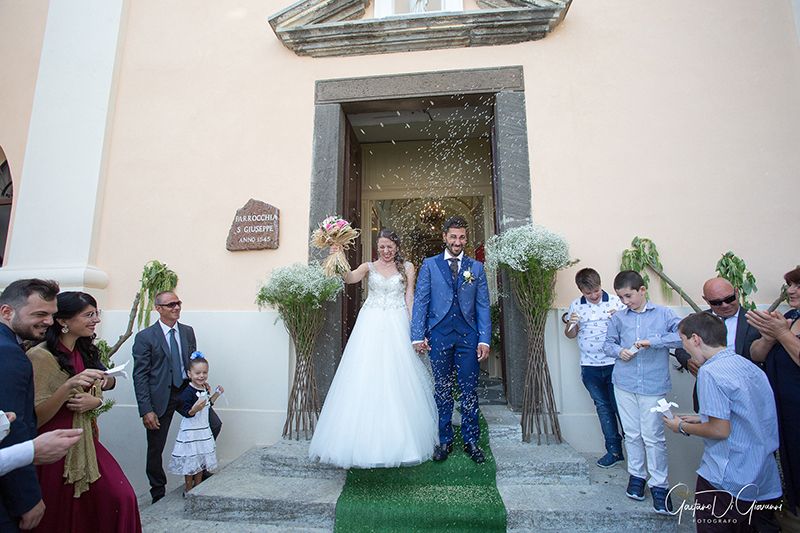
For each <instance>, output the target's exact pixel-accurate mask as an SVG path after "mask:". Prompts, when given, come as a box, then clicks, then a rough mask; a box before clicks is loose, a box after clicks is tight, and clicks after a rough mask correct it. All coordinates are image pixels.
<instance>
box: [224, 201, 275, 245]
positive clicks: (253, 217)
mask: <svg viewBox="0 0 800 533" xmlns="http://www.w3.org/2000/svg"><path fill="white" fill-rule="evenodd" d="M279 220H280V210H279V209H278V208H277V207H273V206H271V205H269V204H267V203H264V202H260V201H258V200H253V199H252V198H250V200H248V201H247V203H246V204H244V207H242V208H241V209H238V210H237V211H236V216H235V217H233V224H231V230H230V231H229V232H228V241H227V242H226V243H225V247H226V248H227V249H228V250H230V251H232V252H236V251H239V250H264V249H266V248H269V249H275V248H277V247H278V226H279Z"/></svg>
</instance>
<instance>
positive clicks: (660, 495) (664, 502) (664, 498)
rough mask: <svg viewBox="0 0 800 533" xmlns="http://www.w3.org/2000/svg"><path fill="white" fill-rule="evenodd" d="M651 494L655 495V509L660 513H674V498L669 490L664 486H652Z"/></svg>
mask: <svg viewBox="0 0 800 533" xmlns="http://www.w3.org/2000/svg"><path fill="white" fill-rule="evenodd" d="M650 494H651V495H652V496H653V509H654V510H655V512H657V513H658V514H669V515H671V514H673V512H672V498H670V497H669V491H668V490H667V489H665V488H664V487H650Z"/></svg>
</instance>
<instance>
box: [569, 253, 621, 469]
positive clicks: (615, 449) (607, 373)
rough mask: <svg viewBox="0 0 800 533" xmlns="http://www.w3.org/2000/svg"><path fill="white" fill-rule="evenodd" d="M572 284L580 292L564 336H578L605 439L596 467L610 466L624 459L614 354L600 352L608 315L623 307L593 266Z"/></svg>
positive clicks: (583, 378)
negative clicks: (618, 421) (619, 423)
mask: <svg viewBox="0 0 800 533" xmlns="http://www.w3.org/2000/svg"><path fill="white" fill-rule="evenodd" d="M575 284H576V285H577V286H578V290H580V291H581V294H582V295H583V296H581V297H580V298H577V299H575V300H574V301H573V302H572V304H571V305H570V306H569V311H568V313H569V322H567V325H566V326H565V328H564V335H566V336H567V338H570V339H574V338H575V337H578V348H579V349H580V351H581V381H583V385H584V387H586V390H587V391H589V396H590V397H591V398H592V401H593V402H594V406H595V409H596V410H597V418H598V419H600V429H601V430H602V431H603V438H604V439H605V445H606V454H605V455H604V456H603V457H601V458H600V459H598V460H597V466H599V467H601V468H611V467H612V466H614V465H615V464H617V463H619V462H620V461H624V460H625V458H624V457H623V455H622V437H621V436H620V434H619V428H618V426H617V401H616V399H615V398H614V384H613V383H612V382H611V374H612V372H613V371H614V363H615V362H616V360H617V358H616V357H609V356H608V355H606V354H605V353H604V352H603V343H604V342H605V340H606V330H607V329H608V320H609V319H610V318H611V315H613V314H614V313H616V312H617V311H619V310H622V309H624V308H625V306H624V305H623V304H622V302H620V300H619V298H618V297H617V296H615V295H609V294H608V293H607V292H606V291H604V290H603V288H602V287H601V283H600V274H598V273H597V271H596V270H594V269H592V268H583V269H581V270H579V271H578V273H577V274H575Z"/></svg>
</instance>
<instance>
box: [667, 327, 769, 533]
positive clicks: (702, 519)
mask: <svg viewBox="0 0 800 533" xmlns="http://www.w3.org/2000/svg"><path fill="white" fill-rule="evenodd" d="M678 331H679V333H680V336H681V341H682V342H683V348H684V350H686V351H687V352H688V353H689V355H691V357H692V359H693V360H694V362H695V363H697V365H698V366H699V367H700V369H699V370H698V372H697V396H698V400H699V403H700V416H694V415H693V416H681V417H674V418H672V419H668V418H666V417H664V424H665V425H666V426H667V427H668V428H669V429H671V430H672V431H674V432H676V433H682V434H683V435H686V436H687V437H688V436H690V435H697V436H699V437H702V438H703V445H704V449H703V457H702V459H701V460H700V467H699V468H698V469H697V485H696V488H695V501H696V505H694V506H693V507H694V508H695V520H696V526H697V531H699V532H709V531H755V530H756V529H757V530H758V531H768V530H770V529H771V528H766V529H765V528H764V527H763V526H764V525H766V524H769V523H770V522H771V517H772V514H773V510H774V509H778V508H780V505H779V503H778V502H777V499H778V498H780V496H781V494H782V491H781V482H780V477H779V475H778V466H777V464H776V462H775V457H774V456H773V453H774V452H775V450H777V449H778V419H777V415H776V412H775V399H774V396H773V394H772V389H771V388H770V385H769V381H768V380H767V377H766V375H765V374H764V372H762V371H761V369H760V368H758V367H757V366H756V365H754V364H753V363H751V362H750V361H748V360H747V359H745V358H744V357H741V356H739V355H736V353H735V352H734V351H733V349H732V348H726V344H727V332H726V329H725V324H724V322H722V320H720V319H719V318H717V317H715V316H713V315H711V314H709V313H694V314H692V315H689V316H687V317H686V318H684V319H683V320H682V321H681V323H680V324H679V326H678ZM723 512H724V514H723ZM759 526H762V527H759Z"/></svg>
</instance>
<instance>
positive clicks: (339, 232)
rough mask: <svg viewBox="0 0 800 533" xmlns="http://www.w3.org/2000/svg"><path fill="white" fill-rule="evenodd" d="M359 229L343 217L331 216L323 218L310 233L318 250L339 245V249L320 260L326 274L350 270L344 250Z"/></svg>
mask: <svg viewBox="0 0 800 533" xmlns="http://www.w3.org/2000/svg"><path fill="white" fill-rule="evenodd" d="M359 233H360V232H359V230H357V229H356V228H354V227H353V226H351V225H350V223H349V222H348V221H346V220H345V219H343V218H340V217H336V216H331V217H328V218H326V219H325V220H323V221H322V222H321V223H320V225H319V227H318V228H317V229H316V230H314V233H312V234H311V244H312V245H313V246H315V247H317V248H319V249H320V250H322V249H325V248H330V247H331V246H333V245H334V244H335V245H337V246H339V251H338V252H336V253H334V254H331V255H329V256H328V257H327V258H326V259H325V260H324V261H323V262H322V269H323V270H324V271H325V274H326V275H328V276H334V275H338V276H343V275H345V274H347V273H348V272H350V263H348V262H347V257H346V256H345V255H344V251H345V250H347V249H348V248H350V246H351V245H352V244H353V241H355V240H356V237H358V234H359Z"/></svg>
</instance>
